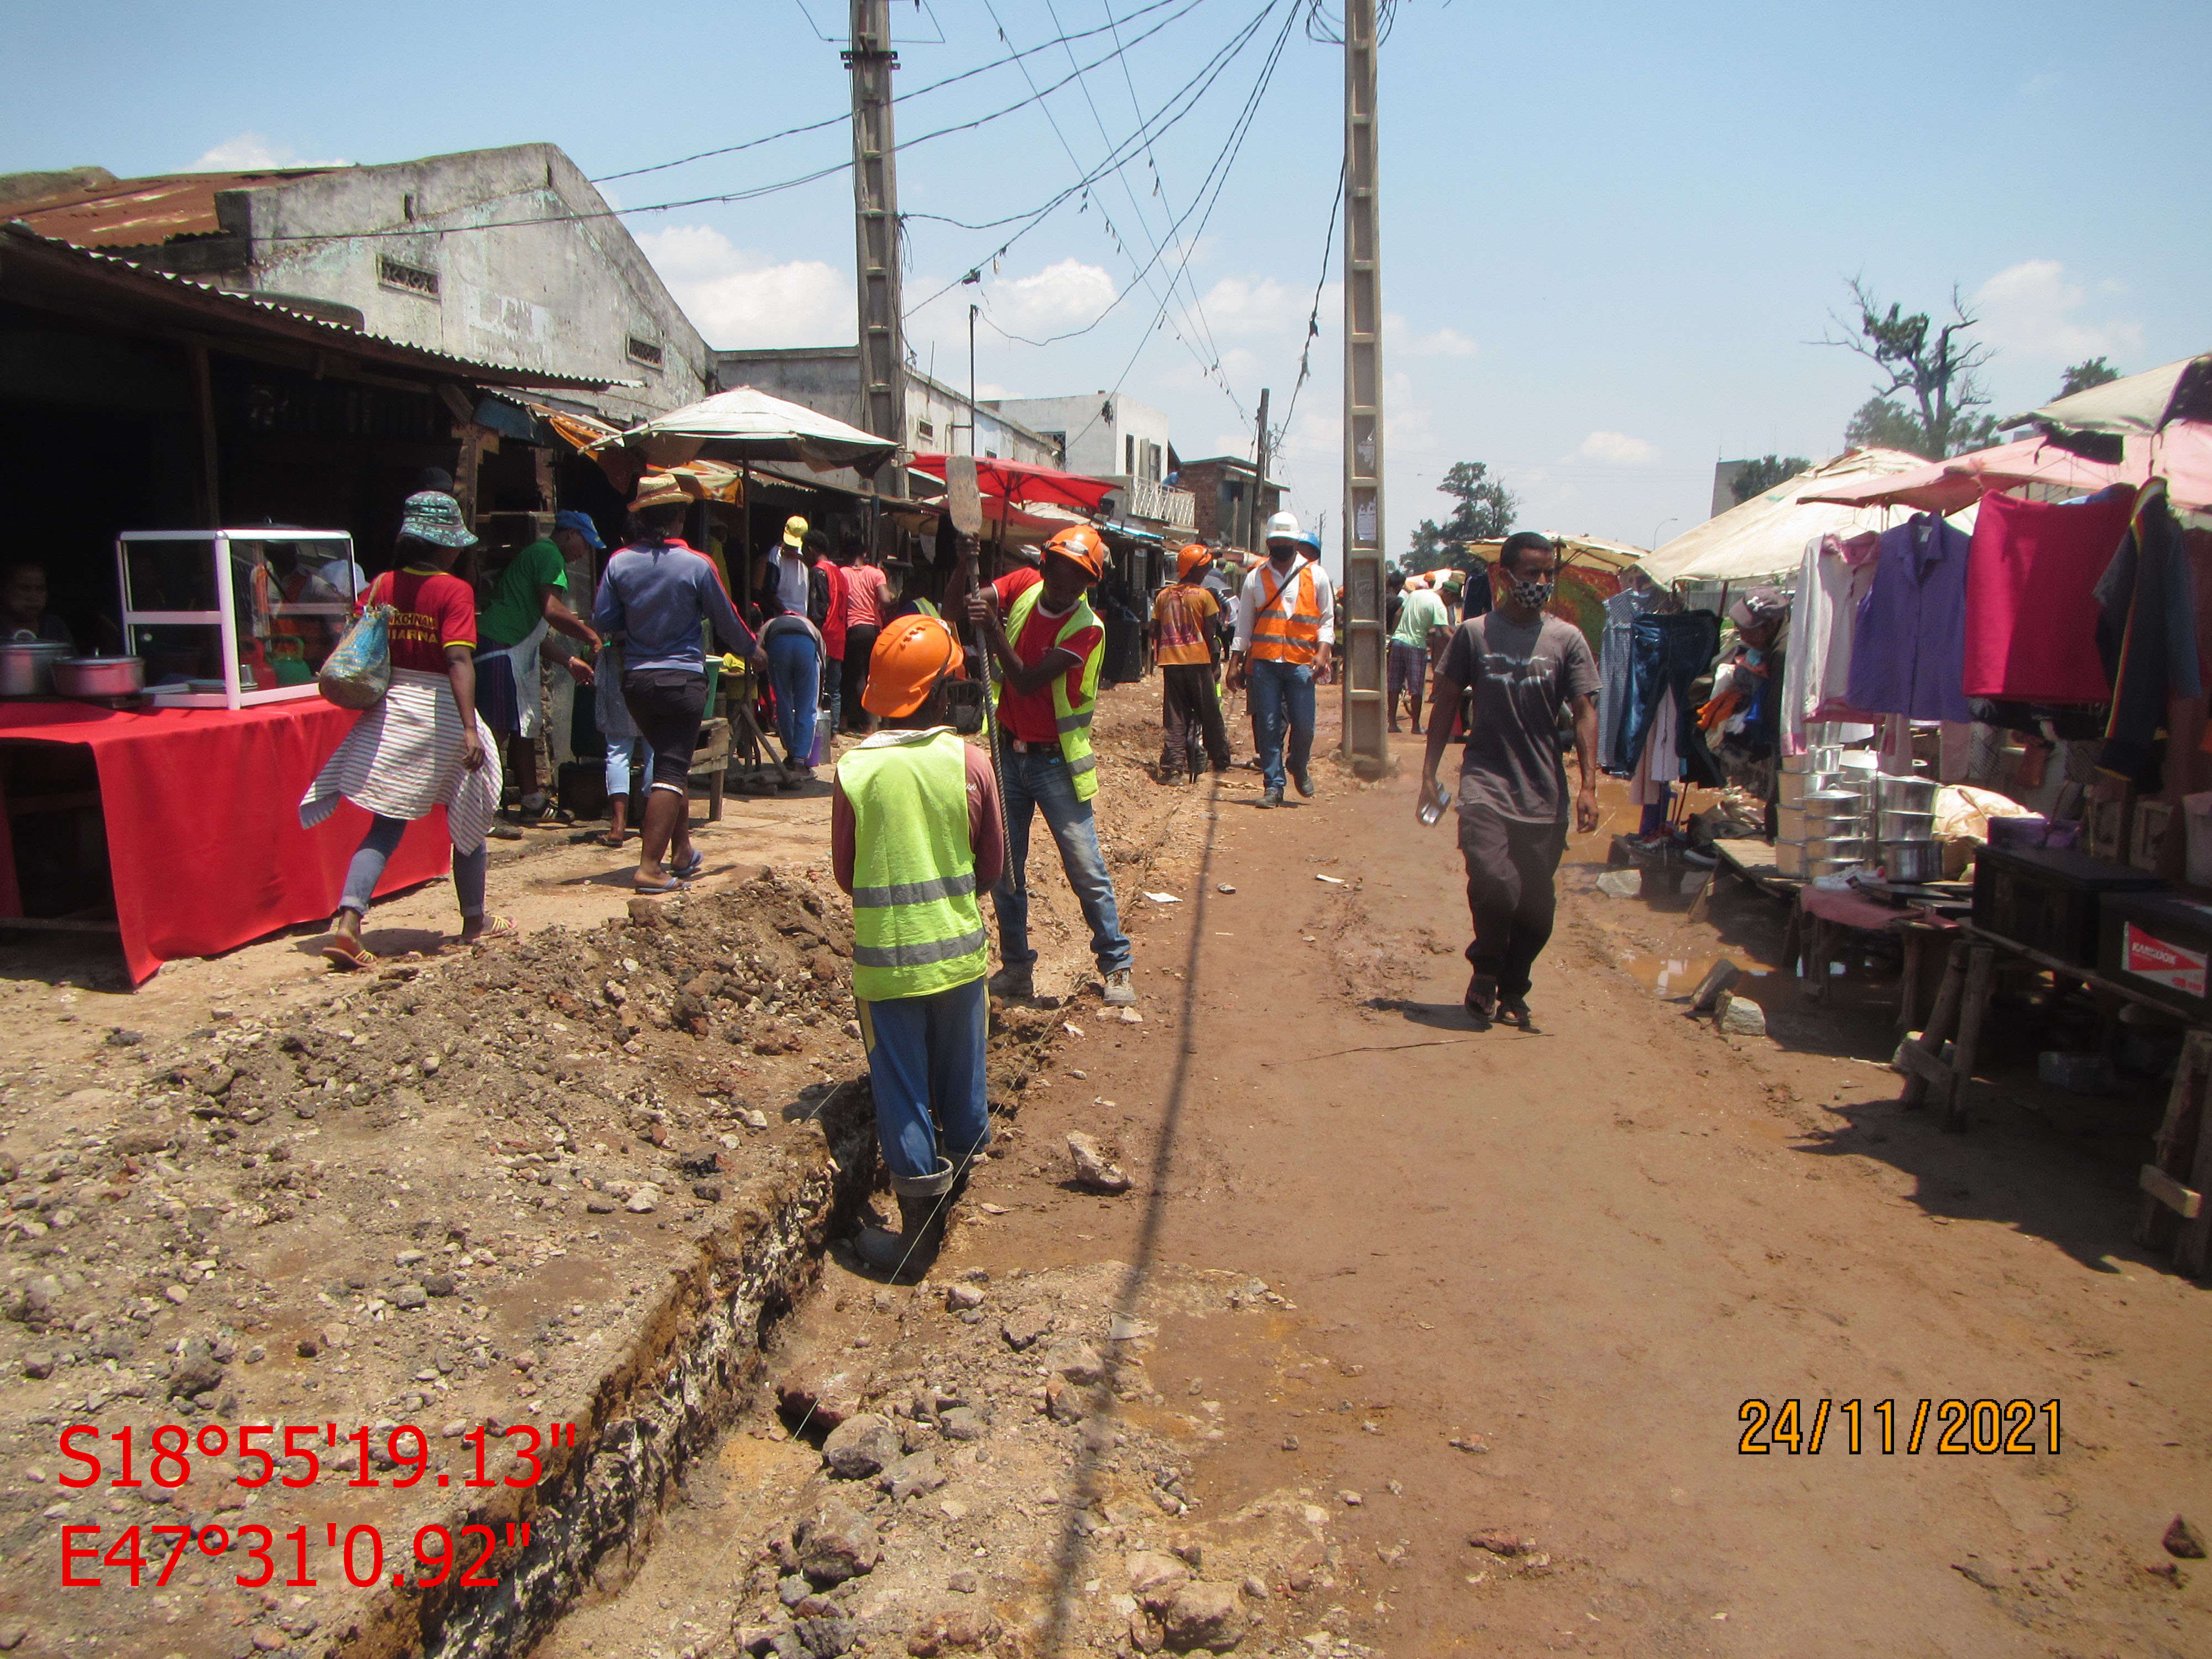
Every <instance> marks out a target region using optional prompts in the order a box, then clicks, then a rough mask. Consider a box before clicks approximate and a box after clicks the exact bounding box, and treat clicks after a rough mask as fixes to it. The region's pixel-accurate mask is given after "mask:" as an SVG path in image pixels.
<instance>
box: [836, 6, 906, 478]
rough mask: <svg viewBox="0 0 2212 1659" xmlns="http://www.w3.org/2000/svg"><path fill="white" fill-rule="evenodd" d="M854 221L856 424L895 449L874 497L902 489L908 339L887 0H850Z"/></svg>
mask: <svg viewBox="0 0 2212 1659" xmlns="http://www.w3.org/2000/svg"><path fill="white" fill-rule="evenodd" d="M852 7H853V45H852V48H851V50H850V51H848V52H843V53H842V54H840V55H841V56H842V58H844V60H845V66H846V67H847V68H848V69H849V70H852V72H853V222H854V235H855V238H856V240H857V245H858V252H859V259H858V266H859V269H858V270H857V272H856V275H857V276H858V277H859V279H860V424H861V426H862V427H864V428H866V429H867V430H868V431H870V432H872V433H874V434H875V435H877V436H878V437H879V438H889V439H890V440H891V441H893V442H894V443H896V444H898V445H899V447H900V453H899V454H897V455H896V456H894V457H893V458H892V459H890V460H888V461H886V462H884V467H883V470H882V471H878V473H877V474H876V479H875V489H876V493H877V494H878V495H890V496H901V495H905V494H906V456H905V453H904V452H905V444H906V343H905V337H904V331H903V329H902V327H901V326H900V296H899V257H898V256H899V249H898V155H897V143H896V139H895V138H894V137H893V136H892V132H891V71H892V70H896V68H897V67H898V54H897V53H896V52H893V51H892V50H891V17H890V0H852Z"/></svg>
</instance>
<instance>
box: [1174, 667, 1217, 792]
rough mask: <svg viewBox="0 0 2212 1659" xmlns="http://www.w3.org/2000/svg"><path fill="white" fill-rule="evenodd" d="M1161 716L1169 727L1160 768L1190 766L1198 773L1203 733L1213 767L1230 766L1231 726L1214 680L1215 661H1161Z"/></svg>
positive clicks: (1195, 773)
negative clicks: (1223, 716)
mask: <svg viewBox="0 0 2212 1659" xmlns="http://www.w3.org/2000/svg"><path fill="white" fill-rule="evenodd" d="M1160 720H1161V724H1162V725H1164V726H1165V727H1166V728H1167V730H1166V734H1165V736H1164V738H1163V739H1162V741H1161V744H1160V770H1162V771H1163V772H1182V771H1185V770H1188V772H1190V773H1191V774H1192V775H1194V776H1195V775H1197V772H1198V769H1199V761H1198V757H1199V754H1200V738H1201V737H1202V738H1203V739H1204V742H1205V750H1204V752H1205V755H1206V759H1207V760H1209V761H1211V762H1212V763H1213V769H1214V770H1215V771H1217V772H1225V771H1227V770H1228V769H1229V728H1228V727H1227V726H1225V725H1223V724H1222V721H1221V695H1220V692H1219V691H1218V689H1217V688H1216V687H1215V685H1214V684H1213V665H1212V663H1206V662H1171V663H1163V664H1162V665H1160Z"/></svg>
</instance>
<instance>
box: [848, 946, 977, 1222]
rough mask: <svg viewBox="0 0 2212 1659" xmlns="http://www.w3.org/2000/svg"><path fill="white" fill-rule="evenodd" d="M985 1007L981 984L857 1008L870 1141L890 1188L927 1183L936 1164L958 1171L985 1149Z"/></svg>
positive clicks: (975, 980) (936, 1168) (969, 984)
mask: <svg viewBox="0 0 2212 1659" xmlns="http://www.w3.org/2000/svg"><path fill="white" fill-rule="evenodd" d="M990 1006H991V999H990V996H989V994H988V993H987V991H986V990H985V988H984V982H983V981H982V980H981V979H972V980H970V981H968V983H967V984H965V985H956V986H954V987H952V988H951V990H949V991H939V992H938V993H937V994H935V995H934V996H926V997H896V998H893V999H892V1000H890V1001H888V1002H863V1003H861V1004H860V1035H861V1037H862V1039H863V1041H864V1042H866V1046H867V1050H868V1081H869V1084H870V1085H871V1087H872V1091H873V1092H874V1094H875V1097H876V1139H877V1140H878V1142H879V1143H881V1145H882V1146H883V1149H884V1164H887V1165H889V1166H890V1172H891V1179H892V1181H893V1182H901V1181H917V1180H926V1179H927V1178H928V1177H929V1176H933V1175H935V1174H936V1173H937V1171H938V1165H939V1160H940V1158H950V1159H951V1162H952V1164H953V1167H954V1168H955V1169H956V1170H957V1169H958V1168H959V1167H960V1166H961V1165H963V1164H965V1163H967V1162H968V1160H969V1159H970V1158H974V1157H975V1155H976V1154H977V1153H978V1152H981V1151H982V1150H983V1148H984V1147H986V1146H988V1145H990V1142H991V1109H990V1106H989V1104H988V1103H987V1101H986V1100H985V1098H984V1093H983V1042H984V1038H985V1036H986V1035H987V1031H988V1024H989V1019H990ZM933 1109H934V1117H933V1115H932V1113H933ZM940 1127H941V1128H942V1130H943V1139H942V1140H941V1141H940V1140H939V1128H940ZM940 1148H941V1150H940Z"/></svg>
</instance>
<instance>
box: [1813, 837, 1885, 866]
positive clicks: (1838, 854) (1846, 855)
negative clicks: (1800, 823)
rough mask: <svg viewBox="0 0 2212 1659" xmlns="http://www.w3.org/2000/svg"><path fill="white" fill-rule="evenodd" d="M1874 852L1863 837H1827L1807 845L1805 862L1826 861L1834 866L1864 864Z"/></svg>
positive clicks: (1819, 838)
mask: <svg viewBox="0 0 2212 1659" xmlns="http://www.w3.org/2000/svg"><path fill="white" fill-rule="evenodd" d="M1873 851H1874V849H1873V848H1871V847H1870V846H1869V844H1868V843H1867V842H1866V841H1865V839H1864V838H1863V837H1862V836H1820V837H1818V838H1816V839H1813V840H1809V841H1808V842H1806V843H1805V862H1806V863H1808V864H1813V863H1816V862H1819V861H1820V860H1826V861H1827V862H1829V863H1832V864H1863V863H1865V862H1866V860H1868V859H1869V857H1871V856H1872V855H1873Z"/></svg>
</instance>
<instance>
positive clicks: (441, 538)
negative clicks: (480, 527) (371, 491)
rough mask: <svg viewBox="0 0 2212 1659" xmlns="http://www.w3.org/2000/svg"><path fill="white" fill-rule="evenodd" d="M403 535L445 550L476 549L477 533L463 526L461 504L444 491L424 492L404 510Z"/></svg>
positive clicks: (409, 501) (402, 515)
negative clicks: (458, 548)
mask: <svg viewBox="0 0 2212 1659" xmlns="http://www.w3.org/2000/svg"><path fill="white" fill-rule="evenodd" d="M399 533H400V534H401V535H403V536H412V537H413V538H415V539H416V541H419V542H435V543H436V544H438V545H439V546H441V547H474V546H475V545H476V544H477V538H476V532H474V531H472V530H471V529H470V528H469V527H468V526H467V525H466V524H465V522H463V520H462V518H461V504H460V503H459V501H455V500H454V499H453V497H452V496H451V495H447V494H446V493H445V492H444V491H443V490H438V489H424V490H420V491H417V492H416V494H414V495H410V496H409V497H408V498H407V501H406V504H405V505H404V507H401V508H400V517H399Z"/></svg>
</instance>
